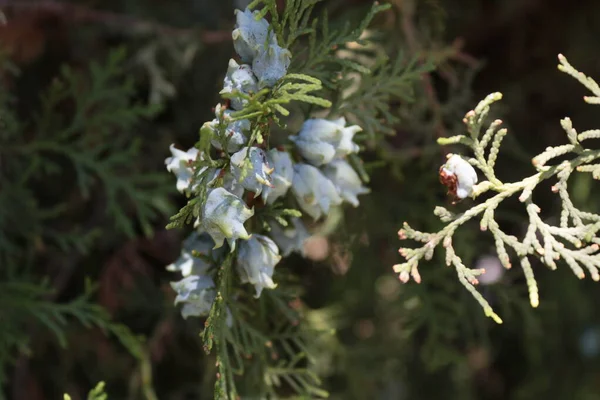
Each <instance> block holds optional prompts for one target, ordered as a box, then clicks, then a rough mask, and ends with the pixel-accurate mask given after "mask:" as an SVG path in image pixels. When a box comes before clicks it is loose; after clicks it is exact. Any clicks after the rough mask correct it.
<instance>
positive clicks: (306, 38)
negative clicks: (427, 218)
mask: <svg viewBox="0 0 600 400" xmlns="http://www.w3.org/2000/svg"><path fill="white" fill-rule="evenodd" d="M318 2H319V1H313V0H308V1H305V0H292V1H288V2H286V7H285V9H284V10H282V12H281V13H279V12H278V9H277V5H276V1H274V0H256V1H253V2H251V3H250V5H249V6H248V8H247V9H246V10H243V11H242V10H236V19H237V24H236V27H235V29H234V31H233V32H232V37H233V46H234V48H235V50H236V53H237V58H234V59H231V60H230V61H229V66H228V69H227V74H226V76H225V78H224V81H223V89H222V90H221V92H220V94H221V95H222V97H223V99H224V101H223V102H222V103H221V104H218V105H217V106H216V107H215V119H213V120H212V121H208V122H206V123H204V125H203V126H202V127H201V129H200V134H199V137H198V140H197V142H196V145H195V146H194V147H193V148H190V149H188V150H180V149H177V148H175V147H174V146H171V148H170V151H171V154H172V157H170V158H167V159H166V160H165V164H166V167H167V169H168V170H169V171H170V172H172V173H173V174H174V175H175V176H176V177H177V185H176V186H177V190H178V191H180V192H181V193H182V194H184V195H185V196H186V197H187V204H186V205H185V206H183V207H182V208H181V209H180V210H179V212H178V213H176V214H175V215H173V216H172V218H171V222H170V223H169V225H168V228H182V227H185V226H186V225H189V224H191V223H193V224H194V228H195V231H194V232H193V233H192V234H191V235H190V236H189V237H188V238H187V239H186V241H185V242H184V244H183V249H182V252H181V256H180V258H179V259H178V260H176V261H175V262H174V263H173V264H171V265H169V266H168V269H169V270H171V271H177V272H180V273H181V275H182V277H183V279H181V280H180V281H178V282H173V283H172V287H173V289H174V290H175V291H176V292H177V297H176V300H175V302H176V303H181V304H182V308H181V313H182V315H183V317H184V318H187V317H190V316H194V317H206V322H205V328H204V330H203V332H202V334H201V337H202V341H203V345H204V350H205V351H206V352H207V353H210V354H212V355H213V357H214V362H215V366H216V369H215V372H216V382H215V392H214V393H215V398H218V399H235V398H239V397H250V398H281V397H285V396H288V395H292V396H297V397H302V398H325V397H328V396H329V394H328V392H327V391H325V390H324V389H323V388H322V383H321V380H320V377H319V376H318V373H317V371H318V366H317V365H316V360H317V354H316V350H315V349H316V347H317V346H316V343H317V342H318V341H319V340H320V338H321V337H323V335H330V334H331V331H330V330H327V329H318V328H317V327H315V326H312V325H311V323H310V322H309V321H307V319H306V312H305V310H303V309H302V307H301V306H299V305H298V304H301V301H300V299H299V296H300V294H301V290H300V287H299V285H298V284H297V282H296V280H297V278H295V277H294V274H293V273H291V271H288V270H287V269H286V268H285V265H283V264H284V260H285V258H286V257H288V256H289V255H290V254H291V253H294V252H295V253H299V254H300V255H303V256H304V255H305V249H304V244H305V242H306V240H307V239H308V238H309V237H310V236H311V235H312V234H313V233H314V232H318V231H319V230H320V229H322V228H323V226H324V225H325V224H327V222H326V219H327V217H329V216H330V215H331V214H332V213H334V212H336V213H339V212H340V211H339V208H340V207H341V206H342V204H343V203H349V204H351V205H352V206H354V207H358V206H359V199H358V196H359V195H363V194H366V193H368V192H369V189H368V188H366V187H365V186H363V183H366V182H367V181H368V176H367V174H366V173H365V171H364V168H363V167H362V160H361V159H360V157H359V156H358V154H357V153H359V151H360V146H359V145H358V144H357V143H355V142H354V140H353V138H354V137H355V135H358V134H359V132H364V133H365V134H368V135H369V136H375V134H376V133H377V134H379V133H383V131H387V132H390V131H391V130H392V129H391V128H392V126H393V125H394V124H396V123H397V122H398V119H397V118H396V117H395V115H394V113H392V111H391V109H390V108H389V106H388V104H386V103H389V102H390V101H391V100H392V99H400V98H401V99H403V100H404V101H411V100H412V98H411V97H410V93H411V84H412V83H414V82H415V81H416V80H418V79H419V74H420V72H421V71H423V70H424V69H426V68H430V65H426V66H423V65H420V64H419V63H417V62H416V61H415V62H411V63H406V60H405V59H404V58H403V57H398V58H397V59H396V60H395V61H392V62H390V60H389V58H385V57H384V58H380V59H377V60H375V58H376V57H374V56H372V55H369V56H367V57H366V58H367V60H365V59H364V58H363V59H362V60H359V59H358V58H356V60H354V58H355V57H354V55H356V54H358V53H359V51H355V50H352V52H353V56H352V57H342V56H341V55H340V53H339V51H340V50H341V49H353V48H354V47H353V46H356V45H367V44H369V42H370V41H369V40H367V39H366V38H365V36H364V33H365V30H366V28H367V26H368V25H369V24H370V22H371V20H372V19H373V17H374V15H375V14H377V13H379V12H381V11H384V10H386V9H388V8H389V5H378V4H376V3H375V4H374V5H373V6H372V7H371V8H370V10H369V11H368V12H367V13H366V15H365V16H364V17H363V19H362V20H361V21H360V22H358V23H357V24H356V25H355V26H353V25H352V24H350V23H346V24H344V25H343V26H341V27H340V28H337V29H330V26H329V20H328V18H327V15H326V14H324V15H323V16H322V17H321V18H316V17H314V16H313V15H312V14H313V11H314V6H315V5H316V4H317V3H318ZM265 17H269V18H268V19H269V22H268V21H267V19H266V18H265ZM373 66H374V67H373ZM350 73H354V74H358V76H356V75H354V76H353V77H352V78H350V77H349V76H348V75H349V74H350ZM351 85H355V86H354V87H353V88H352V90H351V91H347V89H349V88H350V86H351ZM398 91H403V92H405V93H406V95H404V94H398V93H397V92H398ZM365 99H366V100H365ZM366 102H369V105H365V104H366ZM317 113H319V115H327V118H317V117H315V114H317ZM298 116H299V117H300V118H298ZM294 117H295V118H294ZM346 118H347V119H346ZM294 119H295V120H303V121H304V122H303V123H302V126H301V127H297V126H294V125H293V122H294ZM347 120H348V121H351V122H352V124H354V123H357V125H351V124H348V123H347ZM363 123H364V125H363ZM288 124H289V126H288ZM358 124H360V125H358ZM276 144H278V145H276ZM248 284H250V285H248Z"/></svg>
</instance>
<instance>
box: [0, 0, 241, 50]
mask: <svg viewBox="0 0 600 400" xmlns="http://www.w3.org/2000/svg"><path fill="white" fill-rule="evenodd" d="M0 8H3V9H10V10H12V11H13V12H46V13H51V14H56V15H58V16H61V17H63V18H65V19H69V20H71V21H73V22H78V23H82V22H93V23H99V24H105V25H113V26H116V27H118V28H121V29H125V30H127V31H137V32H141V33H155V34H158V35H167V36H188V35H194V34H196V33H197V29H191V28H176V27H172V26H168V25H163V24H160V23H157V22H153V21H146V20H141V19H138V18H136V17H133V16H129V15H123V14H118V13H114V12H110V11H102V10H95V9H91V8H88V7H85V6H81V5H77V4H71V3H62V2H59V1H54V0H36V1H34V0H31V1H26V0H0ZM8 22H9V23H10V19H8ZM200 36H201V40H202V42H203V43H205V44H214V43H221V42H225V41H228V40H231V31H229V30H227V31H204V32H201V33H200Z"/></svg>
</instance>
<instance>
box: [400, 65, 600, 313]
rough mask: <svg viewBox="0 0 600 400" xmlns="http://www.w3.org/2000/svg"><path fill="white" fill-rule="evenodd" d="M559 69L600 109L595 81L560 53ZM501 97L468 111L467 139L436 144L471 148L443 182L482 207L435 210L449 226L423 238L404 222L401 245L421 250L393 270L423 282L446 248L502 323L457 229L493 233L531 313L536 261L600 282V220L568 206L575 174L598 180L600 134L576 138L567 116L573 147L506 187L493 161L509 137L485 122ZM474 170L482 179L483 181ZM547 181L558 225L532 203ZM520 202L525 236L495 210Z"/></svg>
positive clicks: (536, 299)
mask: <svg viewBox="0 0 600 400" xmlns="http://www.w3.org/2000/svg"><path fill="white" fill-rule="evenodd" d="M558 58H559V65H558V69H559V70H560V71H562V72H565V73H566V74H568V75H570V76H572V77H574V78H575V79H577V80H578V81H579V82H580V83H581V84H582V85H584V86H585V87H586V88H587V89H588V90H589V91H590V92H591V93H592V95H591V96H586V97H584V100H585V101H586V102H587V103H588V104H600V87H599V86H598V84H597V83H596V82H595V81H594V80H593V79H592V78H590V77H587V76H586V75H584V74H583V73H582V72H579V71H577V70H576V69H575V68H574V67H573V66H571V65H570V64H569V62H568V61H567V59H566V58H565V57H564V56H563V55H559V56H558ZM501 98H502V94H501V93H493V94H490V95H489V96H487V97H486V98H485V99H484V100H482V101H481V102H480V103H479V104H478V105H477V107H475V108H474V109H473V110H471V111H469V112H468V113H467V114H466V115H465V118H464V120H463V122H464V123H465V126H466V131H467V134H463V135H457V136H452V137H449V138H440V139H439V140H438V143H439V144H442V145H455V144H459V145H462V146H464V147H466V148H467V149H469V150H470V153H469V154H468V155H465V156H464V158H463V157H462V156H460V155H457V154H449V155H448V162H447V163H446V164H444V165H443V166H442V167H441V168H440V179H441V181H442V183H444V184H445V185H447V186H448V189H449V190H448V193H449V195H451V196H452V197H453V199H454V203H456V202H458V201H463V200H464V201H470V200H466V199H467V198H470V199H474V200H476V199H480V198H483V199H484V200H482V201H480V202H477V203H475V204H473V205H471V206H470V207H468V208H467V210H466V211H464V212H462V213H458V214H457V213H454V212H452V210H449V209H447V208H444V207H441V206H438V207H436V208H435V210H434V214H435V215H436V216H437V217H439V219H440V220H441V222H442V223H444V226H443V228H442V229H440V230H439V231H437V232H431V233H429V232H421V231H418V230H416V229H414V228H412V227H411V226H410V225H409V224H408V223H404V226H403V228H402V229H401V230H400V231H399V232H398V234H399V237H400V239H402V240H405V239H411V240H415V241H417V242H421V243H423V246H421V247H417V248H408V247H403V248H401V249H400V254H401V255H402V256H403V257H404V258H405V259H406V261H405V262H403V263H401V264H397V265H395V266H394V270H395V271H396V272H397V273H399V276H400V280H401V281H403V282H407V281H408V280H409V279H410V278H411V277H412V278H413V280H415V281H416V282H420V280H421V277H420V274H419V265H420V263H421V261H424V260H431V259H432V257H433V255H434V252H435V250H436V249H437V248H439V247H440V245H441V247H442V248H443V251H444V252H445V260H446V264H447V265H448V266H452V267H453V268H454V269H455V270H456V273H457V276H458V279H459V281H460V282H461V283H462V285H463V286H464V287H465V288H466V289H467V290H468V291H469V292H470V293H471V294H472V295H473V297H474V298H475V299H476V300H477V302H479V304H480V305H481V307H483V311H484V312H485V314H486V315H487V316H489V317H491V318H493V319H494V321H496V322H497V323H502V320H501V319H500V317H499V316H498V315H497V314H496V313H495V312H494V310H493V309H492V307H491V306H490V304H489V303H488V301H487V300H486V299H485V298H484V297H483V296H482V295H481V294H480V293H479V292H478V291H477V290H476V288H475V285H477V284H478V279H477V277H478V276H480V275H481V274H484V273H485V272H486V271H485V270H484V269H474V268H469V267H468V266H466V265H465V264H464V263H463V261H462V259H461V257H460V255H458V254H457V253H456V251H455V249H454V246H453V236H454V234H455V233H456V231H457V230H458V229H459V228H461V227H463V225H465V224H467V223H468V222H469V221H472V220H475V219H478V220H479V228H480V230H481V231H482V232H484V231H489V233H490V234H491V235H492V236H493V238H494V243H495V247H496V251H497V254H498V258H499V260H500V262H501V263H502V265H503V266H504V267H505V268H506V269H510V268H512V265H513V262H515V261H516V262H517V263H518V265H520V267H521V268H522V270H523V274H524V277H525V280H526V284H527V288H528V291H529V300H530V303H531V306H532V307H537V306H538V305H539V303H540V296H539V289H538V284H537V281H536V278H535V275H534V270H533V265H532V261H533V260H538V261H539V262H540V263H541V264H544V265H545V266H547V267H548V268H550V269H553V270H554V269H556V268H557V267H558V265H559V263H564V264H566V265H567V266H568V267H569V268H570V269H571V270H572V271H573V273H574V274H575V276H577V277H578V278H579V279H583V278H584V277H585V276H586V273H587V274H589V276H590V277H591V278H592V279H593V280H594V281H598V280H600V274H599V273H598V269H599V268H600V258H599V257H598V255H599V253H598V250H599V249H600V238H598V236H597V233H598V231H599V230H600V215H597V214H595V213H591V212H587V211H584V210H580V209H579V208H577V207H576V206H575V204H574V203H573V201H572V200H571V196H570V194H569V190H568V182H569V178H571V176H572V175H573V174H574V173H575V172H581V173H591V174H592V177H593V178H594V179H600V165H599V164H598V163H597V160H598V158H600V150H598V149H594V148H593V147H592V146H591V144H590V143H592V142H591V140H592V139H598V138H600V130H597V129H592V130H586V131H583V132H581V133H578V132H577V130H576V129H575V128H574V127H573V123H572V121H571V119H569V118H568V117H567V118H563V119H562V120H561V121H560V123H561V126H562V128H563V130H564V131H565V133H566V136H567V140H568V144H564V145H560V146H552V147H547V148H546V149H545V150H544V151H543V152H541V153H540V154H538V155H537V156H535V157H534V158H533V159H532V164H533V167H534V168H535V169H536V172H535V173H534V174H533V175H531V176H528V177H526V178H524V179H522V180H520V181H517V182H503V181H502V180H501V177H499V176H497V175H496V170H495V165H496V160H497V158H498V156H499V154H500V153H501V151H500V147H501V144H502V141H503V139H504V138H505V136H506V135H507V133H508V131H507V129H505V128H501V125H502V121H501V120H498V119H496V120H494V121H492V122H491V123H489V124H488V122H489V121H488V116H489V113H490V107H491V105H492V104H493V103H494V102H496V101H498V100H500V99H501ZM476 170H479V171H480V173H481V174H482V175H483V177H484V179H483V180H482V181H481V182H479V183H478V176H477V172H476ZM546 180H550V181H551V182H552V183H553V185H552V186H551V190H552V192H554V193H556V194H557V195H558V199H559V200H560V204H561V213H560V218H559V220H558V221H557V222H558V224H556V225H554V224H553V223H552V222H550V220H548V219H545V218H544V217H542V214H541V213H542V211H543V210H542V209H541V208H540V207H539V206H538V205H537V204H536V203H535V199H534V191H535V190H536V189H538V187H539V186H540V184H541V183H542V182H544V181H546ZM513 196H515V197H518V200H519V202H521V203H522V204H523V208H524V213H525V215H526V218H527V221H528V227H527V229H526V232H525V234H524V235H523V237H521V238H519V237H517V236H514V235H511V234H508V233H506V232H505V231H504V230H503V228H502V225H501V224H502V221H498V220H497V218H496V212H497V209H498V207H499V206H501V205H502V203H503V202H504V201H506V200H507V199H509V198H511V197H513Z"/></svg>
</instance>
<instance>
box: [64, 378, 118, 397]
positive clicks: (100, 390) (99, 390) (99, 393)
mask: <svg viewBox="0 0 600 400" xmlns="http://www.w3.org/2000/svg"><path fill="white" fill-rule="evenodd" d="M104 386H105V385H104V382H99V383H98V384H97V385H96V387H95V388H93V389H92V390H90V392H89V393H88V395H87V400H107V399H108V395H107V394H106V392H105V391H104ZM64 400H72V398H71V396H69V395H68V394H65V395H64Z"/></svg>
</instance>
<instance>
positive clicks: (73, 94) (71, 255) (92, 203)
mask: <svg viewBox="0 0 600 400" xmlns="http://www.w3.org/2000/svg"><path fill="white" fill-rule="evenodd" d="M124 60H125V52H124V51H123V50H122V49H121V50H116V51H113V52H112V53H110V54H109V56H108V58H107V59H106V61H104V62H102V63H98V62H92V63H91V64H90V66H89V68H87V69H86V70H74V69H72V68H69V67H68V66H65V67H63V68H62V70H61V73H60V75H59V76H56V77H55V79H54V80H53V81H52V83H51V84H50V86H49V87H48V88H47V89H46V90H44V91H43V93H42V94H41V95H40V98H39V108H38V109H36V110H28V114H27V115H26V116H23V115H20V114H17V111H16V109H17V105H18V102H19V100H20V99H19V98H17V97H13V94H12V92H11V90H9V88H10V86H9V85H10V83H11V82H14V80H16V79H17V78H18V73H19V72H18V71H17V70H16V68H14V67H13V66H12V65H11V64H10V62H9V61H8V60H6V59H3V60H2V63H1V69H0V70H1V71H2V73H3V83H6V84H5V85H3V86H2V87H1V88H0V121H1V126H0V185H1V189H0V321H2V322H1V325H2V328H1V329H0V397H2V396H3V393H4V391H3V390H1V388H2V386H3V385H4V384H5V382H6V380H7V376H6V372H7V368H8V367H10V366H11V365H12V364H13V362H14V361H16V360H17V359H18V358H19V357H28V355H30V353H31V349H30V345H31V342H32V340H33V339H34V337H35V336H36V335H44V336H46V335H51V336H53V337H54V338H55V339H56V341H57V343H58V344H59V345H60V346H63V347H64V346H66V345H67V328H68V324H69V322H72V321H79V322H80V323H81V324H83V325H84V326H86V327H97V328H100V329H101V330H103V331H104V332H105V333H106V334H110V335H114V336H116V337H117V338H118V339H119V341H120V342H121V343H122V344H123V345H124V346H125V347H126V348H127V349H128V350H129V351H130V352H131V354H132V355H133V356H134V357H136V358H137V359H139V360H142V357H143V354H142V345H141V342H140V341H139V339H138V338H137V337H135V335H133V334H132V333H131V332H130V331H129V329H128V328H127V327H126V326H124V325H121V324H119V323H116V322H113V321H112V320H111V317H110V315H109V314H108V312H106V311H105V310H104V309H103V308H101V307H100V306H99V305H97V304H95V302H94V300H93V295H94V286H93V285H92V284H90V283H86V284H85V288H84V292H83V293H82V294H79V295H75V296H73V295H67V296H66V298H67V299H68V298H71V300H67V301H65V294H64V293H63V292H62V291H63V290H64V289H65V287H66V286H67V285H68V284H70V277H71V276H73V274H74V272H75V271H76V270H78V269H79V268H81V263H82V262H83V260H84V259H85V256H86V255H87V254H89V253H90V252H91V251H92V250H94V249H98V248H101V247H102V246H103V245H104V243H106V242H107V241H109V240H112V239H116V240H122V239H123V238H126V237H128V236H129V237H131V236H134V235H137V234H139V232H140V231H141V232H143V233H146V234H150V233H151V231H152V228H151V221H152V220H153V219H154V218H156V217H157V216H158V215H160V214H163V213H167V212H168V209H169V207H168V206H167V203H166V202H165V194H166V192H165V191H164V188H165V186H164V184H165V177H164V176H162V174H153V173H148V172H147V171H142V168H140V166H141V163H140V160H142V157H143V153H142V151H141V147H140V146H141V144H142V143H141V138H139V137H136V135H132V134H130V132H132V131H134V130H135V129H136V128H137V127H139V124H140V123H141V122H142V121H143V120H144V119H146V118H147V117H150V116H152V115H154V113H155V112H156V110H157V109H156V108H155V107H149V106H147V105H145V104H136V103H134V102H133V98H134V97H135V87H134V86H133V81H131V80H130V79H128V78H126V75H125V64H124ZM12 86H13V87H14V85H12ZM144 169H145V168H144ZM59 299H60V300H59ZM90 398H102V397H99V396H96V397H90Z"/></svg>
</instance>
